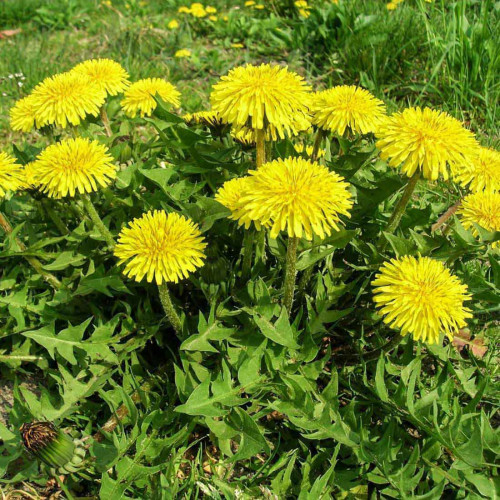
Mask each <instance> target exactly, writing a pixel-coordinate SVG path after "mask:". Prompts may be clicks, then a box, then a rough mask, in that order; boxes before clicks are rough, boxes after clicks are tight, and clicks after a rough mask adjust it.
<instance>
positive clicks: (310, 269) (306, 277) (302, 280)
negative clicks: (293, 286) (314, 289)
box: [297, 264, 314, 297]
mask: <svg viewBox="0 0 500 500" xmlns="http://www.w3.org/2000/svg"><path fill="white" fill-rule="evenodd" d="M313 272H314V264H313V265H312V266H309V267H308V268H307V269H306V270H305V271H304V274H303V275H302V277H301V278H300V281H299V290H298V291H297V293H298V295H299V297H302V295H303V294H304V292H305V290H306V286H307V284H308V283H309V281H311V277H312V275H313Z"/></svg>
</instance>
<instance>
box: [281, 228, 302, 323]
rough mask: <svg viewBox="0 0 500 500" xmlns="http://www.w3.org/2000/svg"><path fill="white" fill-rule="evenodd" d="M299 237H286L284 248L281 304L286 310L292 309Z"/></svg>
mask: <svg viewBox="0 0 500 500" xmlns="http://www.w3.org/2000/svg"><path fill="white" fill-rule="evenodd" d="M298 245H299V238H296V237H293V238H289V239H288V248H287V250H286V267H285V284H284V286H283V305H284V306H285V308H286V310H287V311H288V315H290V312H291V311H292V304H293V295H294V292H295V277H296V275H297V247H298Z"/></svg>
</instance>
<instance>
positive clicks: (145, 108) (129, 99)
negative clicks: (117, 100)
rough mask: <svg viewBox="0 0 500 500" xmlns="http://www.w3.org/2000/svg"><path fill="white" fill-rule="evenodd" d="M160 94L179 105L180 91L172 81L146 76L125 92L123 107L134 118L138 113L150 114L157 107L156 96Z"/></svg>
mask: <svg viewBox="0 0 500 500" xmlns="http://www.w3.org/2000/svg"><path fill="white" fill-rule="evenodd" d="M156 94H158V95H159V96H160V97H161V98H162V99H163V100H164V101H165V102H168V103H170V104H173V105H174V106H175V107H179V106H180V104H181V102H180V96H181V94H180V92H179V91H178V90H177V88H176V87H174V85H172V84H171V83H169V82H167V81H165V80H162V79H161V78H145V79H144V80H139V81H137V82H135V83H133V84H132V85H131V86H130V87H129V88H128V89H127V90H126V91H125V94H124V98H123V100H122V108H123V110H124V111H125V114H126V115H127V116H130V117H131V118H134V117H135V116H136V115H137V113H140V115H141V116H142V117H144V116H150V115H151V114H152V113H153V111H154V110H155V109H156V101H155V99H154V96H155V95H156Z"/></svg>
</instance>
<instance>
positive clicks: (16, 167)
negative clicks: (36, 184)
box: [0, 151, 26, 199]
mask: <svg viewBox="0 0 500 500" xmlns="http://www.w3.org/2000/svg"><path fill="white" fill-rule="evenodd" d="M25 186H26V176H25V172H24V168H23V166H22V165H20V164H19V163H16V160H15V159H14V158H12V156H10V155H8V154H7V153H4V152H3V151H0V199H1V198H3V197H4V196H5V195H6V194H7V191H17V190H18V189H21V188H23V187H25Z"/></svg>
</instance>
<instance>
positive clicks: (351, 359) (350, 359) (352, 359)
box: [336, 334, 404, 365]
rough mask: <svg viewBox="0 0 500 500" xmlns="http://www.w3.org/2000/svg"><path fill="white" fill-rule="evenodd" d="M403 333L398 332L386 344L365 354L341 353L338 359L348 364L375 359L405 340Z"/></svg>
mask: <svg viewBox="0 0 500 500" xmlns="http://www.w3.org/2000/svg"><path fill="white" fill-rule="evenodd" d="M403 338H404V337H403V335H400V334H397V335H394V337H393V338H392V339H391V340H389V342H387V343H386V344H384V345H383V346H381V347H379V348H378V349H373V350H372V351H368V352H367V353H365V354H350V355H341V356H337V357H336V359H337V360H339V361H341V360H344V361H345V364H346V365H353V364H357V363H359V361H361V360H363V361H373V360H374V359H378V358H379V357H380V354H382V353H383V354H387V353H388V352H390V351H392V350H393V349H395V348H396V347H397V346H398V345H399V344H400V343H401V341H402V340H403Z"/></svg>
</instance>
